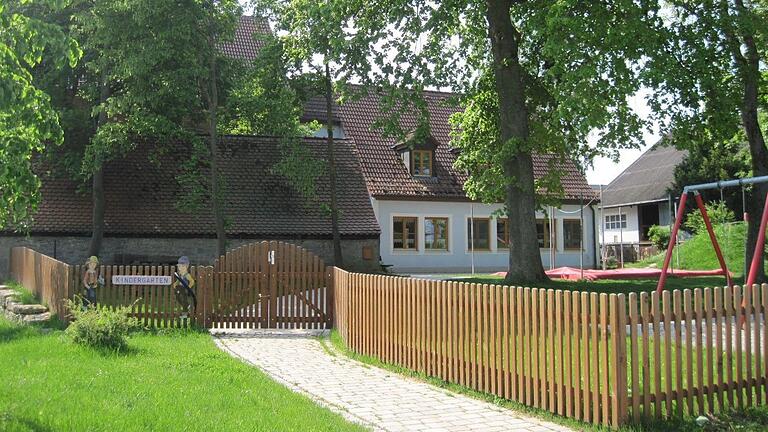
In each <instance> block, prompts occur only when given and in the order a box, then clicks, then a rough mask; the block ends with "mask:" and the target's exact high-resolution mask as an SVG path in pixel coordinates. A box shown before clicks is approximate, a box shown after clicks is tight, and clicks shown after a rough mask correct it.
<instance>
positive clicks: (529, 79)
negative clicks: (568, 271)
mask: <svg viewBox="0 0 768 432" xmlns="http://www.w3.org/2000/svg"><path fill="white" fill-rule="evenodd" d="M334 4H335V6H336V10H340V11H343V10H348V11H349V12H348V13H347V14H346V15H345V17H344V19H340V20H336V21H337V22H341V23H342V24H343V25H342V28H343V29H344V32H343V37H342V36H337V37H335V38H334V40H337V41H338V42H337V44H338V45H344V44H345V43H346V41H347V40H348V39H350V38H361V37H365V38H367V39H368V41H371V43H369V44H368V45H367V48H368V52H367V57H368V58H369V59H370V61H371V62H372V63H373V64H374V65H375V66H376V67H375V68H374V69H373V70H372V71H371V72H370V73H368V74H367V75H366V78H367V79H366V81H367V82H368V83H371V84H373V85H376V86H378V87H381V88H383V89H388V91H389V92H390V93H391V94H393V95H396V96H394V97H392V98H390V101H392V103H393V104H396V105H398V106H400V109H393V110H388V111H390V112H391V113H392V114H393V115H394V116H393V118H391V119H390V120H392V121H388V123H389V125H390V126H389V127H387V128H386V130H387V131H390V132H391V131H394V132H398V127H397V125H395V126H392V125H393V123H397V118H396V117H397V116H398V115H399V114H400V113H402V112H405V111H407V110H409V109H410V110H417V111H420V112H421V113H422V114H424V116H423V117H426V114H428V113H427V112H426V109H425V104H424V102H423V97H422V92H423V89H424V88H426V87H438V88H440V87H442V88H445V87H450V88H452V89H454V90H455V91H456V92H457V93H458V99H459V102H460V106H461V108H463V112H461V113H459V114H458V115H456V116H455V117H454V126H455V129H454V139H453V141H452V143H451V144H452V145H455V146H457V147H459V148H460V149H461V154H460V156H459V162H458V166H459V167H460V168H464V169H466V170H467V171H468V173H469V181H468V182H467V183H466V185H465V189H466V190H467V193H468V195H469V196H470V197H471V198H474V199H479V200H482V201H485V202H504V203H505V212H506V213H507V215H508V217H509V219H510V220H511V221H514V223H512V224H511V226H510V240H511V242H510V243H511V245H510V250H509V265H508V267H509V271H508V273H507V281H508V282H515V283H524V282H537V281H541V280H543V279H545V278H546V275H545V274H544V270H543V267H542V264H541V259H540V252H539V248H538V241H537V238H536V229H535V224H536V219H535V211H536V208H537V205H539V204H540V203H541V194H540V195H539V200H538V201H537V192H544V191H543V188H544V187H545V186H546V198H547V199H557V198H558V193H557V192H558V190H560V191H561V190H562V188H561V187H560V186H559V181H558V179H557V176H558V170H557V169H556V165H557V163H556V162H555V163H554V164H553V165H552V167H553V169H552V170H551V176H549V178H547V179H543V180H541V181H539V182H537V181H536V180H535V179H534V175H533V163H532V158H533V155H534V154H536V153H552V154H557V155H559V156H560V158H561V159H565V158H572V159H578V160H584V161H587V162H588V161H589V160H590V159H591V158H592V157H594V156H596V155H598V154H609V155H614V156H615V155H616V154H617V151H618V149H620V148H624V147H632V146H635V145H638V144H639V138H640V137H639V135H640V134H639V131H640V129H641V128H642V127H643V125H644V123H643V121H642V120H641V119H640V118H638V116H637V115H636V114H635V113H634V112H633V111H632V110H631V109H630V107H629V105H628V101H627V99H628V96H629V95H632V94H634V93H635V92H636V91H637V90H638V88H639V83H638V81H637V73H638V69H639V66H640V60H641V57H642V52H643V51H642V49H641V48H642V47H643V46H644V44H646V43H648V40H647V39H648V34H647V32H646V31H645V30H646V28H645V27H644V24H643V22H642V21H641V20H640V18H641V17H643V16H645V15H647V14H651V15H655V14H656V13H657V11H656V10H654V9H644V8H641V7H640V6H638V5H637V4H635V3H633V2H626V1H608V2H579V1H565V2H564V1H543V0H542V1H512V0H487V1H485V2H477V1H467V0H463V1H461V0H459V1H444V2H432V1H426V0H399V1H384V0H371V1H367V2H360V1H356V0H347V1H337V2H334ZM361 35H363V36H361ZM361 75H362V74H361ZM387 108H389V107H387ZM428 124H429V123H428V121H422V122H421V126H420V127H419V130H418V131H417V136H422V137H423V136H424V135H425V134H426V133H428V131H425V130H423V129H424V128H425V127H428ZM595 131H598V135H599V140H598V143H597V145H596V146H595V147H590V146H587V145H586V144H585V143H586V142H587V135H588V134H590V133H594V132H595ZM399 132H400V133H408V132H410V131H402V130H401V131H399Z"/></svg>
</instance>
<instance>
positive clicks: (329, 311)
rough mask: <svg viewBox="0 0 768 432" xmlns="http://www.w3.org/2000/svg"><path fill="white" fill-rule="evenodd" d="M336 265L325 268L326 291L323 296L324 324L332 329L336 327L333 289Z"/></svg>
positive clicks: (334, 286) (334, 287) (334, 289)
mask: <svg viewBox="0 0 768 432" xmlns="http://www.w3.org/2000/svg"><path fill="white" fill-rule="evenodd" d="M335 269H336V267H331V266H328V267H326V268H325V289H326V292H327V293H328V294H327V295H326V297H325V313H326V317H325V326H326V329H332V328H334V327H336V314H335V305H336V300H335V291H336V277H335Z"/></svg>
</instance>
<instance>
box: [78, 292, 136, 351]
mask: <svg viewBox="0 0 768 432" xmlns="http://www.w3.org/2000/svg"><path fill="white" fill-rule="evenodd" d="M67 307H68V308H69V311H70V313H71V314H72V318H74V321H73V322H72V323H71V324H70V325H69V327H67V330H66V331H65V332H66V334H67V335H68V336H69V337H70V338H71V339H72V341H73V342H75V343H77V344H81V345H86V346H90V347H94V348H102V349H109V350H115V351H122V350H124V349H125V348H126V347H127V341H126V337H127V336H128V333H130V332H131V331H132V330H135V329H138V328H139V327H140V326H139V320H138V319H136V318H132V317H130V316H129V315H130V312H131V308H130V306H118V307H116V308H110V307H106V306H93V305H89V306H84V305H83V299H82V298H80V297H75V300H67Z"/></svg>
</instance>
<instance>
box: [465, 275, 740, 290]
mask: <svg viewBox="0 0 768 432" xmlns="http://www.w3.org/2000/svg"><path fill="white" fill-rule="evenodd" d="M453 280H456V281H459V282H474V283H484V284H504V278H503V277H501V276H494V275H476V276H475V277H463V278H458V279H453ZM657 282H658V280H656V279H617V280H607V279H604V280H597V281H593V282H589V281H568V280H562V279H552V280H550V281H548V282H543V283H538V284H536V288H552V289H561V290H571V291H588V292H597V293H608V294H612V293H615V294H618V293H624V294H629V293H631V292H641V291H648V292H651V291H655V290H656V284H657ZM715 286H725V278H724V277H720V276H715V277H711V276H707V277H693V278H677V277H669V278H667V283H666V285H665V289H668V290H672V289H680V290H682V289H686V288H687V289H693V288H705V287H715Z"/></svg>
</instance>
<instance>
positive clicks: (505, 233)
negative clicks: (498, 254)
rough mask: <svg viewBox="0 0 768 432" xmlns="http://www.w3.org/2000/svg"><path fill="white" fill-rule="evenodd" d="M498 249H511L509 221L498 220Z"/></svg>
mask: <svg viewBox="0 0 768 432" xmlns="http://www.w3.org/2000/svg"><path fill="white" fill-rule="evenodd" d="M496 248H497V249H509V219H506V218H498V219H496Z"/></svg>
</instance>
